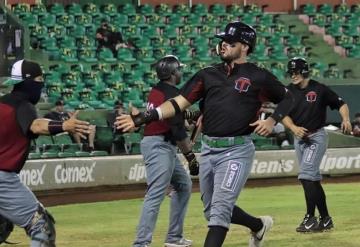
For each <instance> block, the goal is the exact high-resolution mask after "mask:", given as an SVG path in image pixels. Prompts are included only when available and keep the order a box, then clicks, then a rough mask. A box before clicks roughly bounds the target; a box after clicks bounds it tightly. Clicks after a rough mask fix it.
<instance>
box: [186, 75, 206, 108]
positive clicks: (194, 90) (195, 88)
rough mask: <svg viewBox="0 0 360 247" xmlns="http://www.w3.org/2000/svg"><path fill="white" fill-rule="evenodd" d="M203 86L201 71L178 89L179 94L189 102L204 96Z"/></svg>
mask: <svg viewBox="0 0 360 247" xmlns="http://www.w3.org/2000/svg"><path fill="white" fill-rule="evenodd" d="M204 92H205V87H204V79H203V78H202V71H199V72H198V73H196V74H195V75H194V76H193V77H192V78H191V79H190V80H189V81H188V82H187V83H186V84H185V85H184V86H183V87H182V89H181V90H180V95H182V96H183V97H184V98H185V99H187V100H188V101H189V102H190V103H191V104H193V103H195V102H196V101H198V100H200V99H201V98H203V97H204Z"/></svg>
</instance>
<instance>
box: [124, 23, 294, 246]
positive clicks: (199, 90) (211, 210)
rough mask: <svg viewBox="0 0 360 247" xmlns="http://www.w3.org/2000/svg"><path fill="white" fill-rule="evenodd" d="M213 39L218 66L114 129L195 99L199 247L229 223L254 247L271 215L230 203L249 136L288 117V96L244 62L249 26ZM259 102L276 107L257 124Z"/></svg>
mask: <svg viewBox="0 0 360 247" xmlns="http://www.w3.org/2000/svg"><path fill="white" fill-rule="evenodd" d="M216 37H217V38H219V39H220V40H219V41H220V42H219V44H218V47H217V48H218V49H217V51H218V54H219V56H220V57H221V59H222V60H223V62H222V63H219V64H215V65H212V66H209V67H206V68H203V69H201V70H200V71H198V72H197V73H196V74H195V75H194V76H193V77H192V78H191V79H190V80H189V81H188V82H187V83H186V84H185V86H184V87H183V88H182V90H181V95H180V96H177V97H175V98H173V99H171V100H169V101H167V102H165V103H164V104H162V105H161V106H160V107H157V108H156V109H153V110H151V111H147V112H146V113H140V114H138V115H136V116H122V117H119V118H118V120H117V125H118V128H120V129H124V131H127V130H131V129H133V127H134V126H139V125H141V124H143V123H148V122H151V121H154V120H155V121H156V120H158V119H166V118H168V117H171V116H173V115H174V114H176V113H178V112H181V111H183V110H184V109H185V108H187V107H189V106H190V105H191V104H193V103H195V102H197V101H199V100H200V101H201V102H200V103H201V106H202V111H203V137H202V152H201V160H200V173H199V178H200V190H201V199H202V201H203V204H204V214H205V217H206V219H207V220H208V222H209V223H208V227H209V231H208V234H207V236H206V239H205V243H204V246H205V247H220V246H222V245H223V242H224V240H225V237H226V234H227V231H228V229H229V226H230V224H231V223H232V224H237V225H243V226H246V227H247V228H249V229H250V230H251V236H250V241H249V246H250V247H258V246H261V244H262V242H263V240H264V236H265V234H266V233H267V232H268V231H269V229H270V228H271V226H272V224H273V220H272V217H270V216H261V217H254V216H251V215H249V214H247V213H246V212H245V211H244V210H242V209H241V208H240V207H238V206H236V205H235V202H236V200H237V198H238V196H239V194H240V192H241V190H242V189H243V187H244V185H245V182H246V180H247V178H248V176H249V174H250V171H251V166H252V161H253V157H254V151H255V147H254V144H253V142H252V140H251V136H250V134H251V133H252V132H255V133H258V134H260V135H268V134H270V133H271V131H272V129H273V127H274V124H275V122H276V121H280V120H281V119H282V118H283V116H285V115H287V109H288V107H289V106H291V104H292V97H291V95H290V94H289V93H287V90H286V88H285V86H283V85H282V84H281V82H279V81H278V79H277V78H276V77H275V76H274V75H273V74H271V73H270V72H269V71H267V70H265V69H261V68H259V67H258V66H256V65H255V64H253V63H249V62H247V56H248V54H249V53H251V52H252V51H253V50H254V49H255V43H256V31H255V30H254V29H253V28H252V27H251V26H249V25H247V24H245V23H242V22H238V21H237V22H231V23H229V24H228V25H227V26H226V28H225V31H224V32H223V33H219V34H217V35H216ZM264 101H272V102H274V103H278V107H277V109H275V112H274V113H273V114H272V115H271V117H269V118H267V119H266V120H258V112H259V109H260V107H261V104H262V103H263V102H264Z"/></svg>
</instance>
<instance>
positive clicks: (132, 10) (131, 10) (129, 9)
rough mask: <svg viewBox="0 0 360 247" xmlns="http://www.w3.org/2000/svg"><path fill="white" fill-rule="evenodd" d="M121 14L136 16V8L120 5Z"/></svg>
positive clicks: (127, 4) (128, 4)
mask: <svg viewBox="0 0 360 247" xmlns="http://www.w3.org/2000/svg"><path fill="white" fill-rule="evenodd" d="M118 10H119V12H120V13H122V14H125V15H129V14H136V8H135V6H134V5H133V4H130V3H126V4H123V5H119V9H118Z"/></svg>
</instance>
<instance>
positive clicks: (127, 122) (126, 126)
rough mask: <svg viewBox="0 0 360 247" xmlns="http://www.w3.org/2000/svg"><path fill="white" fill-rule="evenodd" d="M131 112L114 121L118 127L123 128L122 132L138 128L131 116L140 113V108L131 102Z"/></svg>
mask: <svg viewBox="0 0 360 247" xmlns="http://www.w3.org/2000/svg"><path fill="white" fill-rule="evenodd" d="M129 113H130V115H127V114H122V115H120V116H117V117H116V120H115V123H114V125H115V127H116V129H118V130H121V131H122V132H133V131H135V130H136V129H137V127H136V126H135V123H134V121H133V119H132V117H131V116H136V115H138V114H140V111H139V109H138V108H136V107H134V106H133V105H132V104H131V103H130V104H129Z"/></svg>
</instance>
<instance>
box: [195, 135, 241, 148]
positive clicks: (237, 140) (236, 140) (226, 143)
mask: <svg viewBox="0 0 360 247" xmlns="http://www.w3.org/2000/svg"><path fill="white" fill-rule="evenodd" d="M202 141H203V142H204V143H206V145H208V146H209V147H211V148H226V147H231V146H234V145H241V144H244V143H245V139H244V137H242V136H234V137H217V138H212V137H209V136H207V135H203V136H202Z"/></svg>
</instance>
